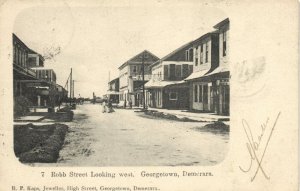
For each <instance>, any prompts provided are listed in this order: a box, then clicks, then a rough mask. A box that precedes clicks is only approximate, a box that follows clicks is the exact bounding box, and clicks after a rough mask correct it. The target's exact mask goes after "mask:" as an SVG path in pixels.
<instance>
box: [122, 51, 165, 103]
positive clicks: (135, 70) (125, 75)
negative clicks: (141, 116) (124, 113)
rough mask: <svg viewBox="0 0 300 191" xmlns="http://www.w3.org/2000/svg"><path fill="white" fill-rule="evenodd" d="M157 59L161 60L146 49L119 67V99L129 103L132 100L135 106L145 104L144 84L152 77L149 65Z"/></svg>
mask: <svg viewBox="0 0 300 191" xmlns="http://www.w3.org/2000/svg"><path fill="white" fill-rule="evenodd" d="M157 60H159V58H158V57H157V56H155V55H154V54H152V53H151V52H149V51H147V50H145V51H143V52H141V53H139V54H138V55H136V56H134V57H133V58H131V59H130V60H128V61H126V62H125V63H124V64H122V65H121V66H120V67H119V72H120V75H119V82H120V83H119V84H120V87H119V90H120V95H119V100H120V103H121V104H127V103H129V102H131V103H132V105H133V106H140V105H142V104H143V100H145V98H143V90H142V86H143V85H144V84H145V83H146V82H147V81H149V79H150V77H151V71H150V69H149V66H150V65H151V64H153V63H154V62H156V61H157ZM143 77H144V80H143ZM127 105H128V104H127Z"/></svg>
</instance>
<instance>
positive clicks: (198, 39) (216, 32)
mask: <svg viewBox="0 0 300 191" xmlns="http://www.w3.org/2000/svg"><path fill="white" fill-rule="evenodd" d="M217 34H219V32H218V31H212V32H208V33H206V34H204V35H202V36H200V37H199V38H197V39H196V40H194V41H193V43H197V42H199V41H202V40H204V39H206V38H207V37H209V36H212V35H217Z"/></svg>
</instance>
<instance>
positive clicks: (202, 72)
mask: <svg viewBox="0 0 300 191" xmlns="http://www.w3.org/2000/svg"><path fill="white" fill-rule="evenodd" d="M208 72H209V69H206V70H200V71H197V72H193V73H192V74H191V75H189V76H188V77H187V78H186V79H184V80H186V81H188V80H193V79H196V78H201V77H203V76H205V75H206V74H207V73H208Z"/></svg>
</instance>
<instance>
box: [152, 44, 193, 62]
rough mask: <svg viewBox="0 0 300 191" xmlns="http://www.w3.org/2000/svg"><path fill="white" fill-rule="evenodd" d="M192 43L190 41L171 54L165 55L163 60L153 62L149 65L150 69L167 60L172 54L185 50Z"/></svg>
mask: <svg viewBox="0 0 300 191" xmlns="http://www.w3.org/2000/svg"><path fill="white" fill-rule="evenodd" d="M193 42H194V41H190V42H188V43H186V44H184V45H182V46H180V47H179V48H177V49H175V50H173V51H172V52H171V53H169V54H167V55H166V56H164V57H163V58H161V59H160V60H158V61H156V62H154V63H153V64H151V65H150V67H153V66H156V65H157V64H159V63H160V62H162V61H164V60H166V59H168V58H169V57H171V56H173V55H174V54H176V53H177V52H179V51H181V50H182V49H184V48H186V47H187V46H190V45H192V44H193Z"/></svg>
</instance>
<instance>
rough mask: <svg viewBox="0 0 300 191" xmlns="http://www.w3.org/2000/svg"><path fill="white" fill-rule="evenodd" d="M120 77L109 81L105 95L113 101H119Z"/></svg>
mask: <svg viewBox="0 0 300 191" xmlns="http://www.w3.org/2000/svg"><path fill="white" fill-rule="evenodd" d="M119 89H120V79H119V78H115V79H113V80H111V81H109V82H108V91H107V94H106V95H105V96H106V97H107V98H108V99H109V100H110V101H112V103H119V94H120V92H119Z"/></svg>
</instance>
